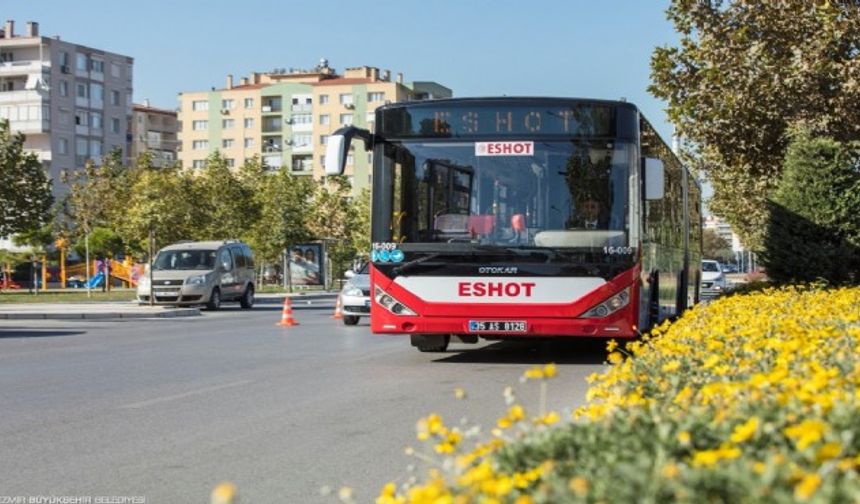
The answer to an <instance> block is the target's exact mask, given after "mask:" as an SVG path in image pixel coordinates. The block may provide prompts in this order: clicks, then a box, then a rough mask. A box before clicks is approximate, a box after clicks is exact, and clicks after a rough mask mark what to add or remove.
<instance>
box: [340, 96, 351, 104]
mask: <svg viewBox="0 0 860 504" xmlns="http://www.w3.org/2000/svg"><path fill="white" fill-rule="evenodd" d="M340 104H341V105H352V93H341V95H340Z"/></svg>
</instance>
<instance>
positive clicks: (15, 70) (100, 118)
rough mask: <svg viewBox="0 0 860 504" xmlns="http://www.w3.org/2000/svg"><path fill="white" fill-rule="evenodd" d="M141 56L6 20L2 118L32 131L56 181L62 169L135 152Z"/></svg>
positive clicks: (34, 146)
mask: <svg viewBox="0 0 860 504" xmlns="http://www.w3.org/2000/svg"><path fill="white" fill-rule="evenodd" d="M133 64H134V60H133V59H132V58H130V57H128V56H123V55H120V54H115V53H112V52H108V51H105V50H102V49H95V48H92V47H87V46H83V45H79V44H74V43H71V42H66V41H64V40H61V39H60V37H59V36H54V37H42V36H40V35H39V24H38V23H36V22H33V21H30V22H28V23H27V24H26V28H25V30H24V31H23V33H20V34H19V33H16V31H15V22H14V21H11V20H10V21H6V24H5V26H4V27H3V30H2V34H0V118H3V119H8V120H9V123H10V126H11V129H12V131H14V132H19V131H20V132H21V133H24V134H25V135H26V137H27V140H26V143H25V147H26V148H27V150H29V151H31V152H35V153H36V155H38V157H39V159H40V160H41V161H42V163H43V165H44V167H45V170H46V172H47V173H48V174H49V176H50V178H51V179H52V180H53V181H54V193H55V196H59V195H62V194H63V193H64V192H65V186H64V185H63V183H62V182H61V174H62V173H63V172H65V171H70V170H74V169H76V168H80V167H82V166H83V165H84V164H85V163H86V161H87V160H89V159H92V160H94V161H96V162H99V161H100V160H101V158H102V156H103V155H104V154H106V153H108V152H110V151H111V150H113V149H120V150H121V151H122V153H123V158H124V159H125V158H126V157H127V156H128V146H127V143H128V142H127V137H128V128H129V120H130V117H131V105H132V76H133V74H132V69H133Z"/></svg>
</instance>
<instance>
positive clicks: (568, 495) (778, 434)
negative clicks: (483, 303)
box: [377, 288, 860, 504]
mask: <svg viewBox="0 0 860 504" xmlns="http://www.w3.org/2000/svg"><path fill="white" fill-rule="evenodd" d="M609 351H610V354H609V359H608V360H609V361H610V363H612V364H613V365H612V366H611V367H610V368H609V369H608V370H607V371H606V372H605V373H603V374H599V375H598V374H596V375H592V376H591V377H590V378H589V380H590V382H591V388H590V390H589V392H588V397H587V403H586V405H585V406H583V407H581V408H579V409H578V410H577V411H576V412H575V413H574V414H573V418H572V421H570V422H565V423H558V414H557V413H555V412H545V411H543V406H541V407H540V408H539V410H540V411H537V412H536V414H534V415H532V414H530V412H526V411H525V410H524V409H523V408H522V406H520V405H519V404H518V403H516V400H515V399H511V400H510V401H509V410H508V411H507V412H506V413H505V415H504V416H503V417H502V418H500V419H499V421H498V424H497V425H496V426H495V428H494V429H493V430H492V437H489V439H486V438H482V437H481V436H480V435H477V429H471V430H469V429H465V428H464V429H463V430H461V429H459V428H449V427H447V426H446V425H445V424H444V423H443V421H442V419H441V418H439V417H438V416H435V415H431V416H430V417H428V418H425V419H423V420H422V421H420V422H419V424H418V437H419V439H420V440H422V441H424V442H425V443H428V444H429V446H430V447H431V448H432V451H428V453H423V452H421V451H420V450H415V449H412V448H410V449H408V450H407V452H409V453H415V454H416V455H417V456H419V457H421V458H425V459H427V460H428V462H430V463H431V464H433V465H434V467H433V468H432V469H431V470H430V472H429V474H428V476H427V477H426V478H425V479H424V480H423V481H422V482H421V483H420V484H414V485H406V486H404V487H401V488H399V489H398V488H397V487H395V485H394V484H389V485H386V487H385V488H384V489H383V491H382V493H381V494H380V496H379V497H378V499H377V503H379V504H390V503H398V502H413V503H424V502H428V503H437V504H441V503H467V502H476V503H495V502H500V503H501V502H513V503H516V504H528V503H559V502H601V501H602V502H649V501H650V502H662V501H685V502H738V501H745V502H795V501H802V500H810V501H817V502H840V501H858V500H860V477H858V468H860V415H858V413H860V288H851V289H848V288H843V289H831V290H823V289H805V288H785V289H781V290H773V289H769V290H765V291H762V292H758V293H753V294H749V295H739V296H732V297H727V298H723V299H720V300H718V301H716V302H714V303H712V304H711V305H708V306H698V307H696V308H694V309H693V310H690V311H688V312H687V313H686V314H685V315H684V316H683V317H682V318H681V319H679V320H678V321H677V322H676V323H674V324H672V325H671V326H669V325H667V324H664V325H663V326H661V327H658V328H656V329H655V330H654V331H652V334H651V335H649V336H646V337H645V338H643V340H642V341H641V342H633V343H629V344H628V345H626V348H624V349H620V348H617V346H616V345H615V343H614V342H610V344H609ZM628 357H629V358H628ZM555 371H556V370H555V367H554V366H546V367H543V368H536V369H534V370H531V371H529V372H528V373H527V376H526V378H528V379H535V380H538V381H539V382H540V383H541V393H542V395H543V394H545V393H546V380H547V379H549V378H551V377H552V376H553V375H554V374H555ZM508 396H509V397H511V398H512V397H513V396H512V394H510V393H509V394H508ZM541 404H543V400H542V401H541ZM550 425H551V427H550ZM526 426H528V427H526Z"/></svg>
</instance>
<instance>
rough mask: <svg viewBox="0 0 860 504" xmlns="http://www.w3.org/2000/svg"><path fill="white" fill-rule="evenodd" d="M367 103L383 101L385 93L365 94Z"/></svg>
mask: <svg viewBox="0 0 860 504" xmlns="http://www.w3.org/2000/svg"><path fill="white" fill-rule="evenodd" d="M367 101H369V102H378V101H385V93H383V92H375V93H367Z"/></svg>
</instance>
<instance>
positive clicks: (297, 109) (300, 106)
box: [290, 103, 313, 112]
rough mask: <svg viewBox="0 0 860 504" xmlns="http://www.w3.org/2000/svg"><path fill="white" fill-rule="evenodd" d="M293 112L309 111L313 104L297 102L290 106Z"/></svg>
mask: <svg viewBox="0 0 860 504" xmlns="http://www.w3.org/2000/svg"><path fill="white" fill-rule="evenodd" d="M290 110H292V111H293V112H310V111H311V110H313V106H312V105H311V104H310V103H299V104H296V105H293V106H291V107H290Z"/></svg>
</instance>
